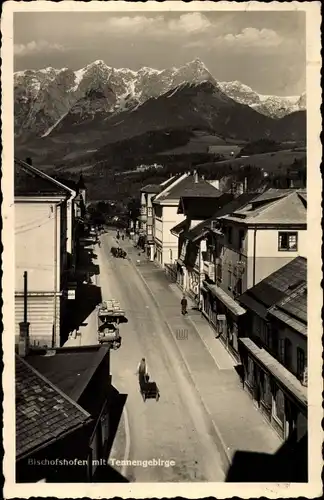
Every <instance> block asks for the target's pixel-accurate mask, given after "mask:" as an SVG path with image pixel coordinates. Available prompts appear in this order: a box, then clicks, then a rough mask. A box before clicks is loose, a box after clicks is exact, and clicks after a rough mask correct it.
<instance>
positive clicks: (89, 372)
mask: <svg viewBox="0 0 324 500" xmlns="http://www.w3.org/2000/svg"><path fill="white" fill-rule="evenodd" d="M107 350H109V349H108V348H107V347H105V346H99V345H95V346H85V347H81V348H80V347H62V348H60V349H56V350H55V351H54V352H55V355H52V356H47V355H46V354H45V351H44V353H39V354H38V353H35V354H33V355H30V356H28V362H29V363H30V365H31V366H33V367H34V368H36V369H37V370H38V371H39V372H40V373H42V374H43V375H44V376H45V377H47V378H48V379H49V380H50V381H51V382H52V383H53V384H55V385H56V386H57V387H59V388H60V389H61V390H62V391H64V392H65V394H67V395H68V396H69V397H70V398H72V399H73V400H74V401H79V400H80V397H81V396H82V394H83V392H84V391H85V389H86V387H87V385H88V384H89V381H90V380H91V377H92V376H93V374H94V373H95V372H96V370H97V368H98V366H99V365H100V363H101V362H102V360H103V359H104V357H105V356H106V354H107Z"/></svg>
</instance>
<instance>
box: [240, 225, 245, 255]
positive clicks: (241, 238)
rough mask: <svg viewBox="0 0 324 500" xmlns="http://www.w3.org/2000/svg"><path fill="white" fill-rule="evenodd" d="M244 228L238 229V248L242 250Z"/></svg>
mask: <svg viewBox="0 0 324 500" xmlns="http://www.w3.org/2000/svg"><path fill="white" fill-rule="evenodd" d="M244 235H245V234H244V230H243V229H240V230H239V249H240V250H241V251H242V250H243V245H244Z"/></svg>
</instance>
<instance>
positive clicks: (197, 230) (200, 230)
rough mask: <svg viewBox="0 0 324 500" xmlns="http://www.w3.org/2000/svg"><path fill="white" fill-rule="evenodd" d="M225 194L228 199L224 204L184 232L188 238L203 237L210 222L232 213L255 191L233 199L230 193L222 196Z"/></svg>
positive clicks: (209, 226)
mask: <svg viewBox="0 0 324 500" xmlns="http://www.w3.org/2000/svg"><path fill="white" fill-rule="evenodd" d="M225 195H226V196H227V197H228V198H227V199H228V200H230V201H229V202H228V203H226V204H225V205H223V206H222V207H220V208H219V209H218V210H217V211H216V212H215V213H214V215H213V216H212V217H210V218H208V219H206V220H205V221H203V222H200V223H199V224H197V225H196V226H195V227H194V228H192V229H190V231H188V232H187V233H186V234H185V236H186V237H187V238H188V239H189V240H192V241H193V240H195V239H197V238H199V237H203V236H204V235H205V234H206V232H208V231H209V230H211V227H212V222H213V221H215V220H216V219H217V218H218V217H222V216H223V215H226V214H230V213H232V211H233V210H237V209H238V208H240V207H241V206H243V205H245V204H246V203H247V202H248V201H250V200H251V199H252V198H254V197H255V193H245V194H242V195H241V196H238V197H237V198H234V199H233V195H232V194H229V193H225V194H224V195H223V196H224V197H225ZM231 198H232V199H231ZM224 199H225V198H224ZM220 201H221V200H220Z"/></svg>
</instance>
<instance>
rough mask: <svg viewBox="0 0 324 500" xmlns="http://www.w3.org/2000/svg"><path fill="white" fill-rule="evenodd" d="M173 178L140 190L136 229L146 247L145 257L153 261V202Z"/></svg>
mask: <svg viewBox="0 0 324 500" xmlns="http://www.w3.org/2000/svg"><path fill="white" fill-rule="evenodd" d="M174 179H175V177H174V176H172V177H170V179H167V180H166V181H164V182H162V183H161V184H148V185H147V186H144V187H143V188H142V189H141V208H140V214H139V216H138V218H137V228H138V231H139V233H140V236H141V238H142V244H143V247H146V253H147V257H148V258H149V259H150V260H151V261H153V260H154V237H153V200H154V198H155V196H156V195H157V194H159V193H160V192H161V191H162V190H163V189H165V188H166V187H167V186H168V185H170V184H171V183H172V182H173V181H174Z"/></svg>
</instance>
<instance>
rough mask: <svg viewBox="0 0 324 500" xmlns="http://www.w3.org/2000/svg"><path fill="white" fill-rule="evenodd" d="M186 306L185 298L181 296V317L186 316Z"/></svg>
mask: <svg viewBox="0 0 324 500" xmlns="http://www.w3.org/2000/svg"><path fill="white" fill-rule="evenodd" d="M187 306H188V301H187V299H186V296H185V295H183V297H182V299H181V314H183V315H186V314H188V311H187Z"/></svg>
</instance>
